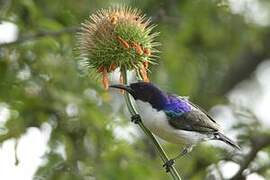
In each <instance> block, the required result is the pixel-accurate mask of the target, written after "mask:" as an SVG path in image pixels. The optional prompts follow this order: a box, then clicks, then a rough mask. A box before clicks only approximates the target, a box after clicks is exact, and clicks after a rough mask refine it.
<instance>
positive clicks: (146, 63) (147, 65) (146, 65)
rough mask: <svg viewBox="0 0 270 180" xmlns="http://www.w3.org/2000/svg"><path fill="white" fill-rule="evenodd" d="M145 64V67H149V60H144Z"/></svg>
mask: <svg viewBox="0 0 270 180" xmlns="http://www.w3.org/2000/svg"><path fill="white" fill-rule="evenodd" d="M143 66H144V67H145V69H148V67H149V63H148V61H144V62H143Z"/></svg>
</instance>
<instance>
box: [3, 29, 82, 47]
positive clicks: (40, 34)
mask: <svg viewBox="0 0 270 180" xmlns="http://www.w3.org/2000/svg"><path fill="white" fill-rule="evenodd" d="M77 31H79V28H78V27H76V26H74V27H66V28H63V29H61V30H58V31H40V32H37V33H35V34H30V35H25V36H21V37H19V38H18V39H17V40H16V41H13V42H9V43H2V44H0V48H1V47H7V46H11V45H15V44H20V43H23V42H27V41H33V40H37V39H40V38H43V37H48V36H51V37H57V36H60V35H62V34H68V33H75V32H77Z"/></svg>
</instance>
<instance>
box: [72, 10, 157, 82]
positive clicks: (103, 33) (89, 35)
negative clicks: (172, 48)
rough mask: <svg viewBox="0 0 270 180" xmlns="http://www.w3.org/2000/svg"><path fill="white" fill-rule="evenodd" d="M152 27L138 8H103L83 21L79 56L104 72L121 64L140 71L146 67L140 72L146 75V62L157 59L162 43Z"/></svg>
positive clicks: (128, 68) (92, 66) (95, 68)
mask: <svg viewBox="0 0 270 180" xmlns="http://www.w3.org/2000/svg"><path fill="white" fill-rule="evenodd" d="M153 28H154V25H150V19H147V18H146V16H145V15H143V14H142V13H141V11H139V10H138V9H132V8H130V7H127V6H118V7H113V8H108V9H101V10H99V11H97V12H96V13H94V14H92V15H90V19H89V20H86V21H85V22H84V23H82V27H81V31H80V32H79V33H78V36H77V37H78V49H79V53H80V59H82V60H83V61H84V64H85V65H87V67H88V68H89V69H94V70H95V72H100V73H102V74H103V75H104V74H106V75H107V73H109V72H111V71H113V70H115V69H116V68H117V67H120V69H123V68H125V69H127V70H136V72H137V73H140V72H141V68H143V69H144V70H143V71H144V73H143V74H141V75H142V76H147V75H146V73H145V72H146V70H147V69H148V66H145V64H148V63H150V64H151V63H153V62H154V58H155V57H157V55H156V54H157V52H158V51H157V50H156V47H157V46H159V43H157V42H155V41H154V39H155V37H156V36H157V35H158V33H152V32H151V31H152V29H153ZM104 79H105V80H106V79H108V78H104V77H103V81H104ZM105 87H107V85H105Z"/></svg>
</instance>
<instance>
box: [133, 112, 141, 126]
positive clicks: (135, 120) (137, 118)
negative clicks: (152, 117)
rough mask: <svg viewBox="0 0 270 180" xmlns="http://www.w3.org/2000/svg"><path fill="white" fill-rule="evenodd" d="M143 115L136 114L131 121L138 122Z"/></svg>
mask: <svg viewBox="0 0 270 180" xmlns="http://www.w3.org/2000/svg"><path fill="white" fill-rule="evenodd" d="M141 121H142V120H141V117H140V115H139V114H135V115H133V116H131V122H133V123H135V124H138V123H139V122H141Z"/></svg>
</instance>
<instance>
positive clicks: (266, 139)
mask: <svg viewBox="0 0 270 180" xmlns="http://www.w3.org/2000/svg"><path fill="white" fill-rule="evenodd" d="M251 143H252V144H251V147H252V149H251V150H250V152H249V153H248V154H247V155H246V156H245V157H244V158H243V162H242V163H241V164H240V169H239V171H238V172H237V173H236V174H235V175H234V176H233V177H232V178H231V180H241V179H245V174H243V172H244V171H245V170H246V169H247V168H248V167H249V165H250V163H251V162H252V161H253V160H254V159H255V158H256V156H257V154H258V152H259V151H260V150H261V149H263V148H265V147H267V146H269V145H270V136H269V135H261V136H256V137H254V138H252V140H251Z"/></svg>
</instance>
